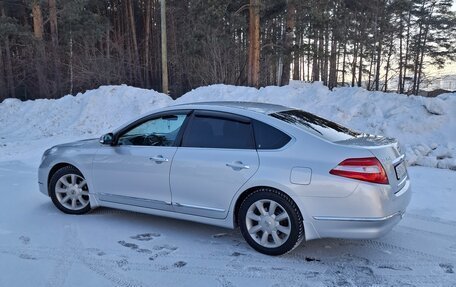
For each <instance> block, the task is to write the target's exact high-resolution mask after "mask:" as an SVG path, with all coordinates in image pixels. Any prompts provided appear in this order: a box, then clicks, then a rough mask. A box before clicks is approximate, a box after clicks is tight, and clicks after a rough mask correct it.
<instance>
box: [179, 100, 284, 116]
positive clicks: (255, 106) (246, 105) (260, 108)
mask: <svg viewBox="0 0 456 287" xmlns="http://www.w3.org/2000/svg"><path fill="white" fill-rule="evenodd" d="M174 106H188V107H189V108H195V109H204V108H205V106H211V107H228V108H235V109H243V110H248V111H252V112H257V113H262V114H272V113H277V112H281V111H287V110H290V109H291V108H289V107H285V106H281V105H275V104H268V103H258V102H242V101H218V102H194V103H184V104H178V105H174Z"/></svg>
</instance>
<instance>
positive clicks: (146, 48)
mask: <svg viewBox="0 0 456 287" xmlns="http://www.w3.org/2000/svg"><path fill="white" fill-rule="evenodd" d="M151 1H152V0H147V5H146V23H144V24H145V32H144V33H145V37H144V78H145V83H146V87H147V88H150V23H151V12H152V11H151Z"/></svg>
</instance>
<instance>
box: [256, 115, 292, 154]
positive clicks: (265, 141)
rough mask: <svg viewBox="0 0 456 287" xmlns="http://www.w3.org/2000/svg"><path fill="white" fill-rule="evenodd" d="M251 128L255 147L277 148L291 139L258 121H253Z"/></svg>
mask: <svg viewBox="0 0 456 287" xmlns="http://www.w3.org/2000/svg"><path fill="white" fill-rule="evenodd" d="M253 130H254V131H255V142H256V148H257V149H279V148H282V147H283V146H285V145H286V144H287V143H288V142H289V141H290V140H291V138H290V136H288V135H287V134H285V133H283V132H281V131H280V130H278V129H276V128H274V127H271V126H270V125H268V124H265V123H262V122H259V121H254V122H253Z"/></svg>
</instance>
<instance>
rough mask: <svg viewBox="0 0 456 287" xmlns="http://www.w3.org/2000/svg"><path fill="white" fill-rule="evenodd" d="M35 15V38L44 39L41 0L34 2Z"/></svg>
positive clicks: (33, 12)
mask: <svg viewBox="0 0 456 287" xmlns="http://www.w3.org/2000/svg"><path fill="white" fill-rule="evenodd" d="M32 15H33V34H34V35H35V39H37V40H43V15H42V14H41V6H40V1H39V0H34V1H33V4H32Z"/></svg>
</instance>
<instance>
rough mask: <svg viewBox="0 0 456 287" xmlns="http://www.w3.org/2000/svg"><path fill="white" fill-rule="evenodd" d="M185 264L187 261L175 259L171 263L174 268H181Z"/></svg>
mask: <svg viewBox="0 0 456 287" xmlns="http://www.w3.org/2000/svg"><path fill="white" fill-rule="evenodd" d="M185 265H187V262H185V261H177V262H176V263H174V264H173V266H174V267H176V268H182V267H184V266H185Z"/></svg>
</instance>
